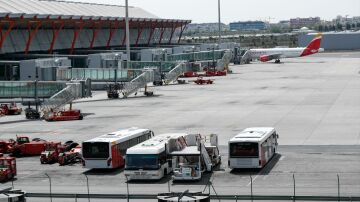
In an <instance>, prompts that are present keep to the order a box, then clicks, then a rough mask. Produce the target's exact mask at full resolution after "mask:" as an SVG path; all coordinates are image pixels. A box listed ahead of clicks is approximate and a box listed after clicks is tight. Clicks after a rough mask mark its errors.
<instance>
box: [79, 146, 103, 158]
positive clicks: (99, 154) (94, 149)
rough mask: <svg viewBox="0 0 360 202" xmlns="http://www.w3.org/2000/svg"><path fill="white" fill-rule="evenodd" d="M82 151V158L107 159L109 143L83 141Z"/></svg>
mask: <svg viewBox="0 0 360 202" xmlns="http://www.w3.org/2000/svg"><path fill="white" fill-rule="evenodd" d="M82 152H83V157H84V158H96V159H107V158H109V143H107V142H84V143H83V145H82Z"/></svg>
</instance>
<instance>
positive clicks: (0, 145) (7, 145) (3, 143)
mask: <svg viewBox="0 0 360 202" xmlns="http://www.w3.org/2000/svg"><path fill="white" fill-rule="evenodd" d="M14 144H15V141H14V140H12V139H10V140H0V153H2V154H5V153H8V152H9V150H10V149H11V148H12V147H13V146H14Z"/></svg>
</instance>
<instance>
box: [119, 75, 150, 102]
mask: <svg viewBox="0 0 360 202" xmlns="http://www.w3.org/2000/svg"><path fill="white" fill-rule="evenodd" d="M152 81H154V71H153V70H145V71H144V72H143V73H142V74H140V75H139V76H138V77H136V78H135V79H133V80H132V81H130V82H127V83H125V84H124V87H123V89H122V94H123V96H124V97H128V96H129V95H131V94H133V93H135V92H137V91H138V90H139V89H140V88H144V87H145V86H146V85H147V84H148V83H149V82H152Z"/></svg>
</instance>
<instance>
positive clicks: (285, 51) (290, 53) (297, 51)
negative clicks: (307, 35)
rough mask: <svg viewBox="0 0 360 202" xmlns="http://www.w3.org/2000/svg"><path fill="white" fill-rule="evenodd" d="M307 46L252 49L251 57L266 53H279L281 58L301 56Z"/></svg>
mask: <svg viewBox="0 0 360 202" xmlns="http://www.w3.org/2000/svg"><path fill="white" fill-rule="evenodd" d="M304 50H305V48H269V49H250V50H249V51H250V52H249V54H250V57H251V59H259V58H260V57H261V56H264V55H279V58H295V57H301V55H302V53H303V52H304Z"/></svg>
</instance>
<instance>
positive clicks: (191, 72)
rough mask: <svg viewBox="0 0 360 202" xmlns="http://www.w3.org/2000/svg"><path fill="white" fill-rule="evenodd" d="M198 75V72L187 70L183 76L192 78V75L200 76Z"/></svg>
mask: <svg viewBox="0 0 360 202" xmlns="http://www.w3.org/2000/svg"><path fill="white" fill-rule="evenodd" d="M198 76H199V75H198V74H197V73H196V72H193V71H188V72H185V73H184V75H183V76H182V77H185V78H190V77H198Z"/></svg>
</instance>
